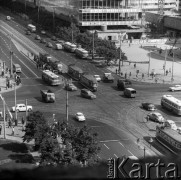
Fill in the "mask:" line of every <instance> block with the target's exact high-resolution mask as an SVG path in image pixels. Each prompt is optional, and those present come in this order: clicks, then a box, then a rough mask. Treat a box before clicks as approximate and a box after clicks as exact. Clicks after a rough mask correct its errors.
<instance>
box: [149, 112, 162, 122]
mask: <svg viewBox="0 0 181 180" xmlns="http://www.w3.org/2000/svg"><path fill="white" fill-rule="evenodd" d="M147 120H152V121H155V122H157V123H164V122H165V119H164V117H163V116H162V115H161V114H160V113H159V112H153V113H150V114H148V115H147Z"/></svg>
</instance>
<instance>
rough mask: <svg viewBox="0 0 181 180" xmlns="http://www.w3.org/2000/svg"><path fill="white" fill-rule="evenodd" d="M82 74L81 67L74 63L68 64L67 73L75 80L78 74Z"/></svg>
mask: <svg viewBox="0 0 181 180" xmlns="http://www.w3.org/2000/svg"><path fill="white" fill-rule="evenodd" d="M82 74H83V71H82V69H80V68H79V67H77V66H75V64H70V65H68V75H69V76H70V77H72V78H73V79H75V80H79V79H80V76H81V75H82Z"/></svg>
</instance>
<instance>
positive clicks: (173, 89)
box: [169, 84, 181, 92]
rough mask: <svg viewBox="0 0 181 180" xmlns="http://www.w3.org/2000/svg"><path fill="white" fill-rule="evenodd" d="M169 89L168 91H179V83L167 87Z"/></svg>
mask: <svg viewBox="0 0 181 180" xmlns="http://www.w3.org/2000/svg"><path fill="white" fill-rule="evenodd" d="M169 90H170V91H172V92H173V91H181V85H179V84H177V85H175V86H173V87H169Z"/></svg>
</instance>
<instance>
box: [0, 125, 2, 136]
mask: <svg viewBox="0 0 181 180" xmlns="http://www.w3.org/2000/svg"><path fill="white" fill-rule="evenodd" d="M1 131H2V125H0V135H1Z"/></svg>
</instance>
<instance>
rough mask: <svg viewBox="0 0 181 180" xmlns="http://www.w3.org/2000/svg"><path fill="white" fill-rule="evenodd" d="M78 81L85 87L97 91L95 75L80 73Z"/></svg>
mask: <svg viewBox="0 0 181 180" xmlns="http://www.w3.org/2000/svg"><path fill="white" fill-rule="evenodd" d="M79 82H80V83H81V84H82V85H83V86H84V87H86V88H87V89H89V90H91V91H94V92H95V91H97V87H98V82H97V80H96V79H95V77H94V76H93V75H91V74H82V75H81V76H80V80H79Z"/></svg>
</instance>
